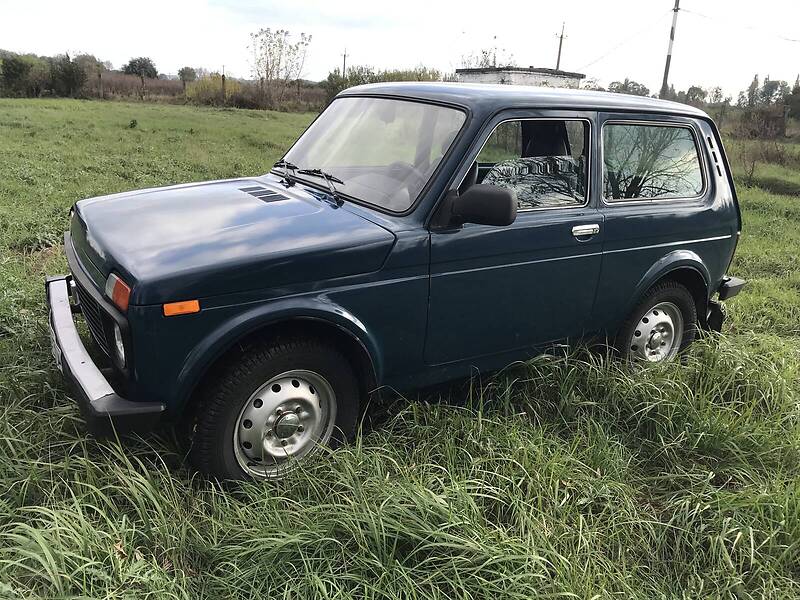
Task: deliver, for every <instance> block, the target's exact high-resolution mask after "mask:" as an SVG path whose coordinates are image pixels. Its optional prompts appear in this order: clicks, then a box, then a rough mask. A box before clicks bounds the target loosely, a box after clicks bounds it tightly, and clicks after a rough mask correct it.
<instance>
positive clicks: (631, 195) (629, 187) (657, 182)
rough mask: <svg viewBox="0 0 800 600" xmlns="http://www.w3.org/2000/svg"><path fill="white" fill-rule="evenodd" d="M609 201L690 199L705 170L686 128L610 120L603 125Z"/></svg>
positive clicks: (605, 188)
mask: <svg viewBox="0 0 800 600" xmlns="http://www.w3.org/2000/svg"><path fill="white" fill-rule="evenodd" d="M603 163H604V164H603V192H604V196H605V198H606V200H618V201H625V200H653V199H665V198H691V197H694V196H699V195H700V194H701V193H702V192H703V170H702V168H701V164H700V157H699V155H698V153H697V144H696V143H695V138H694V134H693V133H692V130H691V129H689V128H688V127H682V126H670V125H639V124H622V123H609V124H607V125H606V126H605V127H603Z"/></svg>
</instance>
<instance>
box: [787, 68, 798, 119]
mask: <svg viewBox="0 0 800 600" xmlns="http://www.w3.org/2000/svg"><path fill="white" fill-rule="evenodd" d="M786 105H787V106H788V107H789V116H791V117H795V118H800V76H798V78H797V79H796V80H795V82H794V87H793V88H792V93H791V94H789V96H787V98H786Z"/></svg>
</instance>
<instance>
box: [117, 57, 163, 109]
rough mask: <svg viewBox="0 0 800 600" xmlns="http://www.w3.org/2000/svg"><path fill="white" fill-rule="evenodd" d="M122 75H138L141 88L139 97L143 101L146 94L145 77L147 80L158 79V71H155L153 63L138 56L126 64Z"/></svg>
mask: <svg viewBox="0 0 800 600" xmlns="http://www.w3.org/2000/svg"><path fill="white" fill-rule="evenodd" d="M122 71H123V73H125V74H127V75H138V76H139V79H140V80H141V82H142V87H141V88H140V89H139V97H140V98H141V99H142V100H144V96H145V93H146V89H145V85H144V80H145V77H146V78H148V79H155V78H156V77H158V69H156V65H155V63H154V62H153V61H152V60H151V59H149V58H147V57H146V56H140V57H139V58H132V59H130V60H129V61H128V64H127V65H125V66H124V67H123V68H122Z"/></svg>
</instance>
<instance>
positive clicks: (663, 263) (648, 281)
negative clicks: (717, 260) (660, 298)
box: [625, 250, 711, 314]
mask: <svg viewBox="0 0 800 600" xmlns="http://www.w3.org/2000/svg"><path fill="white" fill-rule="evenodd" d="M687 268H688V269H692V270H694V271H696V272H697V273H698V274H699V275H700V276H701V277H702V278H703V281H704V282H705V286H706V292H707V294H708V290H710V289H711V274H710V273H709V271H708V267H706V265H705V263H704V262H703V259H702V258H700V256H699V255H698V254H697V253H696V252H692V251H691V250H673V251H672V252H670V253H669V254H666V255H664V256H662V257H661V258H660V259H658V260H657V261H656V262H655V263H653V266H651V267H650V268H649V269H648V270H647V272H646V273H645V274H644V275H643V276H642V278H641V279H640V280H639V282H638V283H637V284H636V288H635V290H634V293H633V294H632V295H631V298H630V302H629V304H628V306H627V307H626V311H625V314H630V312H631V311H632V310H633V309H634V307H635V306H636V304H638V302H639V300H640V299H641V297H642V296H643V295H644V294H645V292H647V290H649V289H650V288H651V287H652V286H653V285H654V284H655V283H656V282H657V281H659V280H660V279H663V278H664V276H666V275H669V274H670V273H671V272H673V271H677V270H678V269H687ZM707 300H708V295H706V301H707Z"/></svg>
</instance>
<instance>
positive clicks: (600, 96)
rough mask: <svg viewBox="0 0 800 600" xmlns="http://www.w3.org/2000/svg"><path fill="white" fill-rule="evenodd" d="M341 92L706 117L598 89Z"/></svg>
mask: <svg viewBox="0 0 800 600" xmlns="http://www.w3.org/2000/svg"><path fill="white" fill-rule="evenodd" d="M340 96H397V97H401V98H415V99H418V100H429V101H433V102H445V103H449V104H455V105H458V106H463V107H465V108H468V109H469V110H470V111H472V112H473V113H485V112H496V111H497V110H501V109H504V108H554V109H574V110H586V111H593V110H607V111H623V112H639V113H661V114H673V115H687V116H692V117H705V118H707V117H708V115H707V114H706V113H705V112H703V111H702V110H700V109H699V108H695V107H694V106H689V105H688V104H680V103H678V102H671V101H668V100H658V99H656V98H648V97H645V96H631V95H628V94H614V93H611V92H595V91H589V90H576V89H569V88H549V87H537V86H529V85H503V84H488V83H451V82H441V81H426V82H422V81H421V82H390V83H371V84H367V85H359V86H356V87H352V88H349V89H347V90H344V91H343V92H341V94H340Z"/></svg>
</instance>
